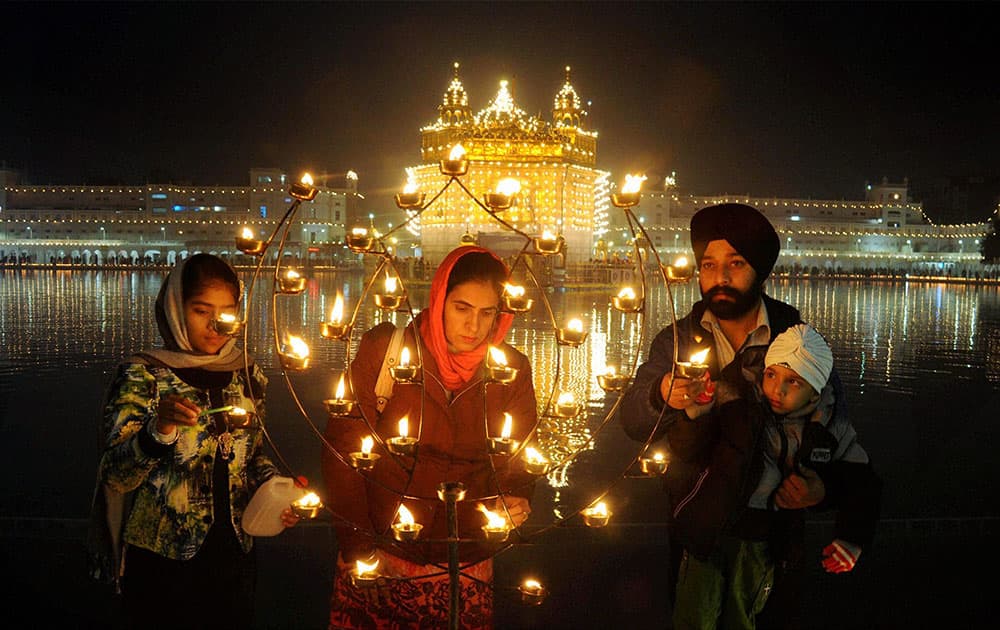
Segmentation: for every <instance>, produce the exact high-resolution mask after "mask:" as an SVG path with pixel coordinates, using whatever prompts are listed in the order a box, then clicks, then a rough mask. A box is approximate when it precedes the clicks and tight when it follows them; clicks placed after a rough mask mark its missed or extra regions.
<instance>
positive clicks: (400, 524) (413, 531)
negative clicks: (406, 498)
mask: <svg viewBox="0 0 1000 630" xmlns="http://www.w3.org/2000/svg"><path fill="white" fill-rule="evenodd" d="M398 514H399V520H398V521H396V522H395V523H393V524H392V536H393V538H395V539H396V540H398V541H400V542H404V541H408V540H416V539H417V537H418V536H420V530H422V529H423V528H424V526H423V525H421V524H420V523H417V522H416V521H414V519H413V514H411V513H410V511H409V510H408V509H406V506H405V505H403V504H402V503H400V504H399V510H398Z"/></svg>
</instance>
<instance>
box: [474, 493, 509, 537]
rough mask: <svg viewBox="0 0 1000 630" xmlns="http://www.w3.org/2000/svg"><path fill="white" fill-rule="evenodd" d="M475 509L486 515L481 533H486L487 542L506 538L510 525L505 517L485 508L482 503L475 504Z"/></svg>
mask: <svg viewBox="0 0 1000 630" xmlns="http://www.w3.org/2000/svg"><path fill="white" fill-rule="evenodd" d="M476 509H478V510H479V511H480V512H482V513H483V515H484V516H485V517H486V524H485V525H483V533H484V534H486V540H487V541H488V542H503V541H505V540H507V536H509V535H510V525H509V524H508V523H507V519H505V518H504V517H502V516H500V515H499V514H496V513H495V512H491V511H490V510H488V509H486V506H485V505H483V504H482V503H480V504H479V505H477V506H476Z"/></svg>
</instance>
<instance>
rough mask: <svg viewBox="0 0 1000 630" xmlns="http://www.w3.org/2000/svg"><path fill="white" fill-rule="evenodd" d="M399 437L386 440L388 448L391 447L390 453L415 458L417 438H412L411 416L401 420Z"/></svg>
mask: <svg viewBox="0 0 1000 630" xmlns="http://www.w3.org/2000/svg"><path fill="white" fill-rule="evenodd" d="M398 426H399V435H397V436H396V437H391V438H389V439H388V440H386V446H388V447H389V452H391V453H394V454H396V455H408V456H411V457H412V456H413V454H414V453H415V452H416V450H417V438H415V437H410V436H409V432H410V418H409V416H403V417H402V418H400V419H399V425H398Z"/></svg>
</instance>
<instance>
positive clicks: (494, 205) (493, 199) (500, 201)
mask: <svg viewBox="0 0 1000 630" xmlns="http://www.w3.org/2000/svg"><path fill="white" fill-rule="evenodd" d="M519 192H521V182H519V181H517V180H516V179H514V178H513V177H505V178H504V179H501V180H500V181H499V182H497V189H496V192H491V193H486V195H485V196H484V197H483V201H484V202H486V205H487V206H489V208H490V210H493V211H494V212H499V211H501V210H506V209H507V208H510V206H511V204H512V203H513V202H514V195H516V194H517V193H519Z"/></svg>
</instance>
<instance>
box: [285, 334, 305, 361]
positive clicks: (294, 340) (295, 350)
mask: <svg viewBox="0 0 1000 630" xmlns="http://www.w3.org/2000/svg"><path fill="white" fill-rule="evenodd" d="M288 345H289V347H291V349H292V352H291V354H292V355H293V356H296V357H299V358H300V359H304V358H306V357H307V356H309V346H308V345H306V342H305V341H303V339H302V338H301V337H296V336H295V335H288Z"/></svg>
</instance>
